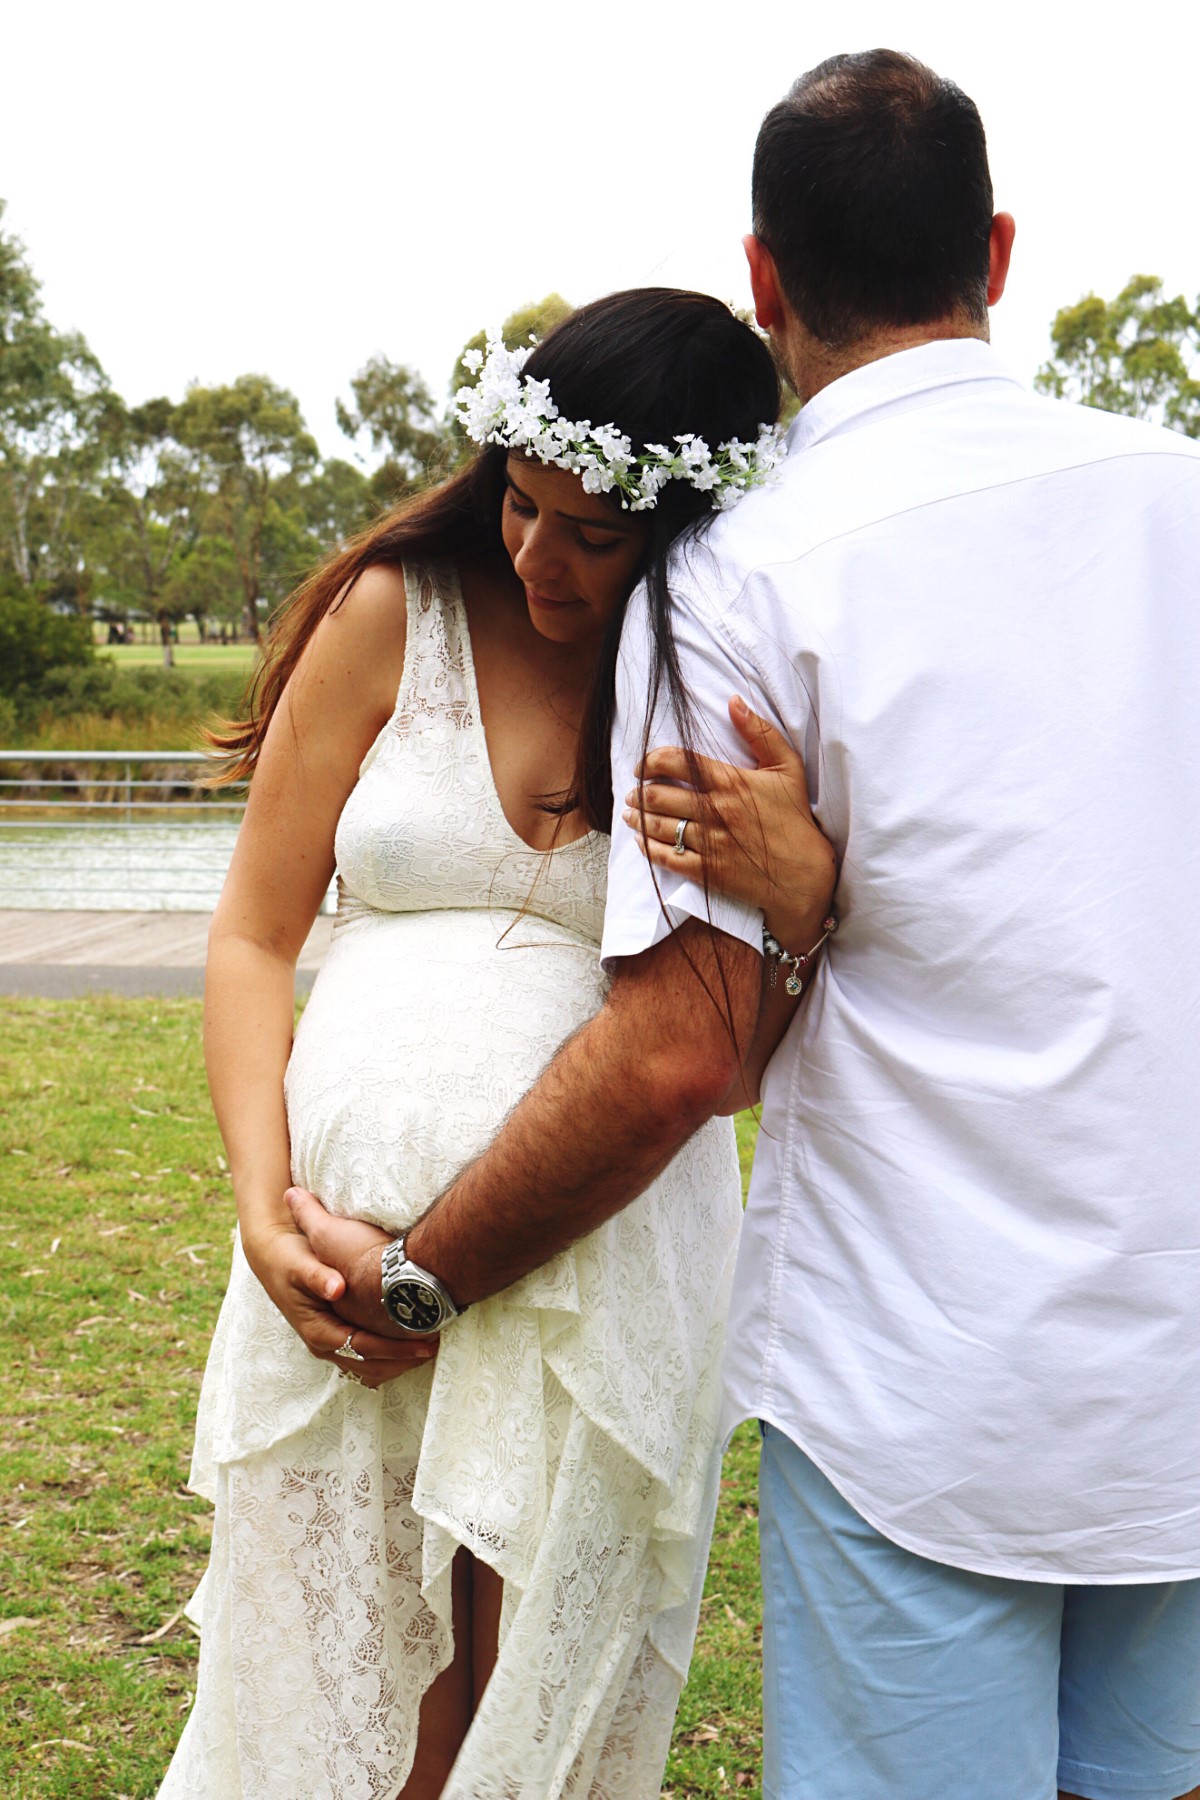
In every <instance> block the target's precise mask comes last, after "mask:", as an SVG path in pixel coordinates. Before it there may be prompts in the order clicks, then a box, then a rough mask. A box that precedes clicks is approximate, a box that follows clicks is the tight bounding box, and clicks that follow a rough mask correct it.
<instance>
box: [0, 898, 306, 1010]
mask: <svg viewBox="0 0 1200 1800" xmlns="http://www.w3.org/2000/svg"><path fill="white" fill-rule="evenodd" d="M208 921H209V915H208V913H176V912H132V913H129V912H5V911H3V910H0V994H42V995H46V996H48V997H50V998H54V999H57V998H62V997H70V996H72V995H76V994H199V993H200V992H201V991H202V989H203V985H204V953H205V947H206V943H207V938H208ZM332 929H333V920H332V918H330V917H328V916H326V915H324V914H322V915H321V917H320V918H318V919H317V921H316V923H315V924H314V926H313V928H312V930H311V931H310V932H309V934H308V941H307V942H306V944H305V946H304V949H303V950H302V951H301V953H300V962H299V966H298V968H297V971H296V986H297V988H298V989H299V990H300V991H301V992H307V990H308V989H309V988H310V987H311V986H312V984H313V977H314V976H315V975H316V972H317V970H318V969H319V968H320V966H321V961H322V958H323V957H324V955H325V952H326V950H327V949H328V947H329V935H330V932H331V931H332Z"/></svg>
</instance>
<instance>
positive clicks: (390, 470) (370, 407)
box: [336, 356, 445, 504]
mask: <svg viewBox="0 0 1200 1800" xmlns="http://www.w3.org/2000/svg"><path fill="white" fill-rule="evenodd" d="M350 391H351V393H352V394H353V396H354V404H353V406H352V407H350V406H347V405H346V404H345V403H344V402H343V401H341V400H339V401H338V402H337V407H336V412H337V422H338V426H339V428H340V429H341V430H342V431H343V432H344V433H345V435H346V436H347V437H348V438H349V439H350V440H351V441H352V442H353V441H354V440H355V439H357V438H359V437H362V436H364V435H365V436H366V438H367V439H368V441H369V442H370V445H371V448H372V450H374V451H376V452H380V451H382V452H384V461H383V464H382V466H381V467H380V468H378V469H377V470H376V471H375V473H374V475H373V476H372V477H371V486H372V488H373V489H374V490H375V492H376V494H377V496H378V498H379V500H380V501H381V502H382V503H384V504H390V503H394V502H395V501H396V500H397V499H399V498H400V496H401V495H403V494H406V493H412V492H413V491H414V490H415V489H417V488H420V487H422V486H423V485H424V484H425V482H426V481H427V480H428V477H429V470H430V468H431V466H435V467H436V465H437V463H438V461H439V459H440V458H441V453H442V451H443V449H444V445H445V430H444V425H443V423H442V421H440V420H439V419H438V417H437V412H436V409H435V406H434V400H433V395H432V394H431V393H430V392H429V389H428V388H427V387H426V385H425V383H424V382H423V381H422V379H421V377H420V376H419V375H418V374H417V372H416V370H415V369H410V368H408V367H407V366H406V365H405V364H404V363H394V362H391V361H390V360H389V359H388V358H387V357H386V356H373V357H372V358H371V360H370V361H369V362H368V363H366V364H365V365H364V366H363V367H362V368H361V369H360V370H359V371H358V374H357V375H355V376H354V378H353V379H352V381H351V383H350Z"/></svg>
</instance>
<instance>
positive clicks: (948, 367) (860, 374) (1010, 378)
mask: <svg viewBox="0 0 1200 1800" xmlns="http://www.w3.org/2000/svg"><path fill="white" fill-rule="evenodd" d="M965 381H1003V382H1008V383H1010V384H1012V385H1013V386H1015V387H1020V386H1022V383H1021V382H1020V381H1019V379H1018V378H1017V376H1015V375H1014V374H1013V373H1012V372H1011V370H1009V369H1008V368H1006V366H1005V365H1004V363H1003V362H1001V360H1000V358H999V357H998V356H997V355H996V352H995V351H994V350H993V349H992V347H991V345H990V344H985V343H984V341H983V339H982V338H937V339H936V340H935V341H934V342H932V343H928V344H917V345H915V346H914V347H913V348H912V349H911V350H897V351H896V352H895V353H894V354H893V355H891V356H881V357H879V358H878V359H877V361H875V362H869V363H864V364H863V366H862V368H860V369H851V371H850V373H849V374H848V375H840V376H839V377H838V379H837V380H836V381H831V382H830V384H829V386H828V387H825V388H822V389H821V391H820V393H819V394H814V395H813V397H812V399H811V400H810V401H809V402H808V404H807V406H804V407H802V408H801V410H800V412H799V413H798V414H797V416H796V418H795V419H794V420H793V421H792V424H791V426H790V427H789V428H788V433H787V439H786V442H787V447H788V453H789V455H792V454H794V453H795V452H796V451H797V450H807V449H808V447H809V446H810V445H811V444H816V443H819V442H820V440H821V439H822V438H826V437H830V436H832V435H833V433H834V432H840V431H844V430H852V429H853V428H854V427H855V426H858V425H861V424H863V423H865V421H866V416H867V415H868V414H874V413H877V412H878V411H879V410H880V409H881V408H887V409H889V410H890V409H891V408H892V407H893V406H897V405H902V404H903V403H905V402H907V403H908V404H909V405H913V404H921V403H926V404H927V403H928V401H929V400H930V399H933V398H934V397H935V396H936V394H937V392H938V391H939V390H940V389H943V388H949V387H954V386H956V385H958V384H960V383H962V382H965Z"/></svg>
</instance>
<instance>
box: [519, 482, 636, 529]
mask: <svg viewBox="0 0 1200 1800" xmlns="http://www.w3.org/2000/svg"><path fill="white" fill-rule="evenodd" d="M504 479H505V481H506V482H507V483H508V485H509V487H510V488H511V489H512V491H513V493H514V494H515V495H516V496H517V498H518V500H525V501H527V502H528V503H529V504H530V505H531V506H532V505H536V502H535V501H534V500H533V499H532V498H531V496H530V495H529V494H527V493H526V492H525V490H524V488H523V487H521V486H520V484H519V483H518V482H516V481H514V480H513V478H512V476H511V475H506V476H505V477H504ZM554 515H555V517H556V518H558V519H566V521H567V523H568V524H570V525H587V526H589V527H590V528H591V529H592V530H593V531H617V532H628V531H636V530H637V529H638V526H637V522H636V521H635V520H633V519H618V518H615V517H614V518H612V519H597V518H596V517H595V515H594V514H592V513H569V512H563V511H562V510H561V509H560V508H559V507H555V509H554Z"/></svg>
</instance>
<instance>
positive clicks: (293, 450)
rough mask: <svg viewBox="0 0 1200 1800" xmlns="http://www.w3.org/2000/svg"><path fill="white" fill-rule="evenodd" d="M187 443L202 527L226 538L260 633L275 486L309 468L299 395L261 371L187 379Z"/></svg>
mask: <svg viewBox="0 0 1200 1800" xmlns="http://www.w3.org/2000/svg"><path fill="white" fill-rule="evenodd" d="M176 429H177V430H178V433H179V437H180V441H181V442H182V443H184V444H186V445H187V446H188V447H189V448H191V449H194V450H195V451H196V452H197V453H198V456H199V459H200V472H201V477H202V480H203V483H204V486H205V488H206V490H207V493H208V502H207V518H206V521H205V523H206V527H207V529H209V530H213V531H216V532H217V533H218V535H220V536H221V537H223V538H224V539H225V541H226V542H227V543H228V544H230V545H231V546H232V549H233V553H234V557H235V559H236V562H237V569H238V579H239V582H240V584H241V590H242V607H243V613H244V617H245V623H246V630H247V631H248V632H249V634H250V636H251V637H252V638H253V639H254V640H255V641H256V642H257V641H258V640H259V639H260V638H261V636H262V621H261V618H260V615H259V604H260V601H261V600H262V598H263V552H264V546H265V534H266V530H267V524H268V519H269V518H270V517H271V516H272V506H273V505H275V506H277V504H278V502H277V490H278V489H279V488H280V486H281V485H282V484H283V483H284V482H285V481H287V480H288V479H289V478H291V479H295V478H297V477H302V476H305V475H307V474H308V473H310V472H311V470H312V469H313V468H314V467H315V465H316V462H317V446H316V444H315V443H314V441H313V439H312V438H311V437H310V436H309V433H308V430H307V428H306V426H305V423H304V419H303V416H302V414H301V412H300V402H299V401H298V400H297V399H296V396H295V395H294V394H291V393H289V392H288V390H287V389H286V388H281V387H278V386H277V385H276V384H275V382H273V381H270V380H268V378H267V377H266V376H265V375H241V376H239V377H238V379H237V380H236V381H235V382H233V383H232V384H231V385H229V386H226V387H212V388H206V387H192V388H189V389H188V392H187V396H186V398H185V399H184V401H183V404H182V405H181V406H180V408H179V410H178V414H177V419H176Z"/></svg>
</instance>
